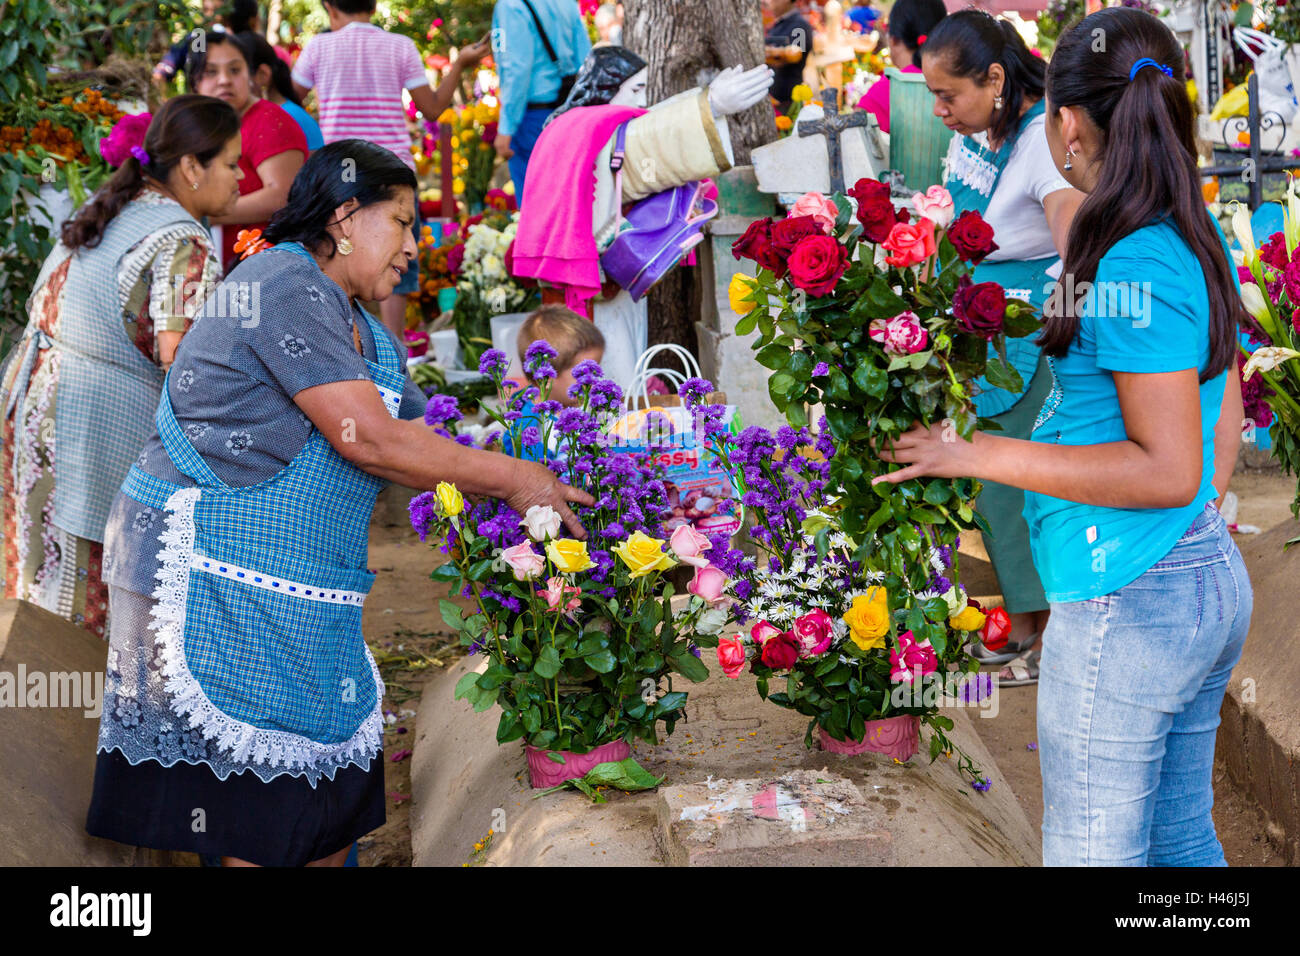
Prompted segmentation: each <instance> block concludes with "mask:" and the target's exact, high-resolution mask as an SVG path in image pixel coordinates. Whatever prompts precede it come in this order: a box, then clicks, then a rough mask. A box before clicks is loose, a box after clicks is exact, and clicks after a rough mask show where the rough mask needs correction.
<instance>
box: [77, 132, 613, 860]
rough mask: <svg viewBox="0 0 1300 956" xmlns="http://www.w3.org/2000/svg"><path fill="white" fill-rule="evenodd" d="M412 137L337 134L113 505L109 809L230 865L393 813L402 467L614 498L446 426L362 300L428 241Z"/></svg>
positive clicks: (110, 825)
mask: <svg viewBox="0 0 1300 956" xmlns="http://www.w3.org/2000/svg"><path fill="white" fill-rule="evenodd" d="M415 185H416V182H415V176H414V174H413V173H412V172H411V171H410V169H409V168H408V167H407V166H406V165H405V163H403V162H402V161H401V160H400V159H398V158H397V157H396V156H395V155H394V154H393V153H392V152H391V151H389V150H386V149H384V148H382V147H379V146H375V145H373V144H370V143H366V142H363V141H361V140H342V141H340V142H336V143H332V144H330V145H328V146H326V147H324V148H322V149H321V150H318V151H317V152H316V153H314V154H313V155H312V157H311V159H310V160H309V161H308V163H307V164H306V165H305V166H304V167H303V169H302V171H301V172H300V173H299V174H298V176H297V178H296V179H295V180H294V184H293V187H292V188H291V190H290V193H289V202H288V205H287V206H286V207H285V208H284V209H283V210H282V211H281V212H280V213H279V214H277V216H276V219H275V220H274V222H272V224H271V226H270V228H269V229H268V231H267V238H268V239H269V240H271V241H272V242H274V243H275V245H274V246H273V247H272V248H270V249H267V250H265V251H262V252H260V253H257V254H256V255H253V256H252V257H251V258H248V259H246V260H245V261H243V262H241V263H240V265H239V266H237V267H236V268H235V269H234V270H232V272H231V273H230V275H229V276H227V278H226V280H225V281H224V282H223V283H222V284H221V285H220V286H219V287H218V288H217V290H216V292H214V294H213V296H212V297H211V298H210V299H209V301H208V303H207V304H205V307H204V312H203V316H202V320H201V321H199V322H198V323H197V324H196V325H195V327H194V329H193V331H192V332H191V333H190V335H189V336H188V337H187V339H186V340H185V342H184V343H182V346H181V348H180V350H179V351H178V353H177V358H176V362H175V364H174V365H173V367H172V370H171V372H170V373H169V374H168V379H167V382H166V384H165V386H164V388H163V395H162V399H161V401H160V403H159V405H158V410H157V415H156V418H155V422H156V426H157V432H156V434H155V435H154V436H152V437H151V438H150V440H149V441H148V442H147V443H146V445H145V447H144V451H143V452H142V453H141V455H140V457H139V460H138V461H137V462H136V464H135V465H134V466H133V467H132V468H131V471H130V473H129V474H128V475H127V478H126V481H125V482H124V484H123V486H122V490H121V492H120V493H119V495H118V496H117V499H116V500H115V502H114V504H113V507H112V510H111V512H110V515H109V520H108V528H107V531H106V536H105V558H104V566H105V572H104V573H105V579H106V581H107V583H108V584H109V587H110V602H111V607H112V628H111V629H112V633H111V636H110V650H109V659H108V666H107V674H106V676H107V680H106V684H105V694H104V709H103V715H102V718H101V722H100V736H99V756H98V760H97V764H96V773H95V789H94V796H93V799H92V803H91V807H90V813H89V817H88V821H87V829H88V830H89V832H91V833H92V834H94V835H96V836H102V837H107V838H110V839H114V840H118V841H119V842H123V843H128V844H133V845H137V846H147V847H153V848H158V849H169V850H182V851H190V852H197V853H200V854H204V855H219V856H221V857H222V858H223V861H224V862H225V863H226V864H227V865H290V866H295V865H325V866H328V865H341V864H342V862H343V858H344V856H345V855H346V853H347V850H348V848H349V847H350V846H351V844H352V843H353V841H354V840H356V839H357V838H358V837H360V836H361V835H363V834H365V833H367V832H369V831H370V830H372V829H374V828H375V827H377V826H379V825H381V824H382V823H383V821H384V786H383V752H382V745H383V738H382V734H383V715H382V712H381V702H382V699H383V693H384V689H383V683H382V681H381V680H380V677H379V671H378V669H377V668H376V666H375V662H374V660H373V658H372V657H371V654H370V652H369V650H368V649H367V647H366V644H365V641H364V640H363V638H362V634H361V610H362V605H363V603H364V601H365V597H366V594H367V592H368V591H369V590H370V586H371V583H372V582H373V580H374V574H373V573H372V572H371V571H369V570H367V568H366V555H367V536H368V528H369V524H370V516H371V511H372V509H373V507H374V503H375V497H376V495H377V494H378V492H379V490H380V489H381V488H382V487H383V485H384V482H385V480H395V481H399V482H402V483H404V484H406V485H410V486H413V487H419V488H432V487H433V486H434V485H435V484H436V483H438V482H439V481H450V482H454V483H455V484H456V485H457V486H458V487H459V488H460V489H461V490H462V491H464V492H465V493H470V494H473V493H477V494H488V495H493V496H496V497H500V498H504V499H505V500H507V501H509V502H510V503H511V504H512V505H513V506H514V507H516V508H518V509H519V510H521V511H523V510H525V509H526V508H527V507H528V506H530V505H533V504H549V505H551V506H553V507H555V508H556V509H557V510H558V511H559V512H560V513H561V514H562V515H563V516H564V517H565V520H566V521H567V522H568V523H569V525H570V529H571V530H573V531H574V532H575V533H577V534H581V530H582V529H581V528H580V527H579V526H578V524H577V520H576V518H575V517H574V516H573V514H572V512H571V511H570V510H569V508H568V505H567V504H566V501H579V502H582V503H588V502H590V500H591V499H590V497H589V496H588V495H586V494H584V493H583V492H581V491H578V490H575V489H570V488H567V487H566V486H563V485H560V484H559V483H558V482H557V481H556V480H555V478H554V477H553V476H552V475H551V473H550V472H549V471H548V470H547V469H546V468H545V467H544V466H542V465H539V464H536V463H531V462H523V461H518V460H515V459H510V458H507V457H505V456H503V455H496V454H492V453H488V452H483V451H478V450H476V449H470V448H464V447H462V446H460V445H457V444H455V443H453V442H450V441H448V440H447V439H445V438H440V437H439V436H437V435H436V434H434V432H433V431H432V430H431V429H429V428H427V427H426V426H425V425H424V424H423V422H419V421H413V420H412V419H418V418H419V417H420V416H421V414H422V411H423V406H424V399H423V395H422V394H421V393H420V391H419V390H418V389H417V388H414V386H412V385H411V383H410V381H409V379H407V378H406V376H405V360H404V359H405V355H404V350H402V349H401V348H400V347H399V346H398V344H397V343H396V342H395V341H394V340H393V338H392V337H391V336H390V335H389V333H388V332H386V331H385V329H384V327H383V326H382V325H381V324H380V323H379V322H378V321H377V320H376V319H374V318H373V317H371V316H370V315H369V314H367V313H366V312H365V311H364V310H362V309H360V308H359V306H357V304H356V303H357V301H358V300H372V299H379V300H382V299H384V298H386V297H387V296H388V295H390V294H391V292H392V289H393V287H394V286H395V285H397V283H398V282H399V281H400V279H401V275H402V271H403V270H404V269H405V268H406V265H407V259H408V258H409V257H411V256H413V255H414V254H415V244H414V241H413V239H412V236H411V224H412V222H413V221H414V219H415Z"/></svg>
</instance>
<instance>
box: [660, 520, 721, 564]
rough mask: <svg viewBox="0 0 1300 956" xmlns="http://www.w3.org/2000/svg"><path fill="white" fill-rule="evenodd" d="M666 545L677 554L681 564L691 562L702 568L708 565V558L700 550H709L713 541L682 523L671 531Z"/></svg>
mask: <svg viewBox="0 0 1300 956" xmlns="http://www.w3.org/2000/svg"><path fill="white" fill-rule="evenodd" d="M668 547H670V548H672V549H673V554H675V555H677V558H678V560H680V561H681V562H682V563H683V564H693V565H695V567H697V568H703V567H706V566H707V565H708V563H709V559H708V558H706V557H703V556H702V555H701V554H700V552H701V551H708V550H710V549H711V548H712V547H713V543H712V542H711V541H709V539H708V538H706V537H705V536H704V535H702V534H700V533H699V532H698V531H696V530H695V529H694V528H693V527H691V526H690V525H689V524H684V525H682V526H681V527H679V528H677V529H676V530H675V531H673V533H672V537H670V538H669V539H668Z"/></svg>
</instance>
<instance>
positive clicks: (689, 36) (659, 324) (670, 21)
mask: <svg viewBox="0 0 1300 956" xmlns="http://www.w3.org/2000/svg"><path fill="white" fill-rule="evenodd" d="M624 11H625V21H624V24H623V45H624V46H626V47H627V48H628V49H629V50H632V51H633V52H634V53H636V54H637V55H639V56H640V57H641V58H642V59H644V60H645V61H646V63H647V64H648V65H649V84H648V86H647V90H646V93H647V98H648V100H649V102H651V103H657V102H659V101H660V100H664V99H667V98H668V97H670V96H673V95H674V94H676V93H680V92H682V90H689V89H691V88H692V87H696V86H704V85H707V84H708V82H709V81H710V80H712V79H713V77H714V75H715V74H717V72H718V71H719V70H721V69H723V68H724V67H728V66H736V65H739V66H742V67H744V68H746V69H748V68H750V67H754V66H758V65H759V64H760V63H762V62H763V23H762V19H761V16H760V14H759V4H757V3H755V2H754V0H626V2H625V3H624ZM727 124H728V126H729V127H730V129H731V144H732V148H733V151H734V154H735V157H736V164H737V165H744V164H746V163H748V162H749V151H750V150H751V149H752V148H753V147H755V146H761V145H762V144H764V143H769V142H771V141H772V140H774V139H776V123H775V114H774V113H773V112H772V107H771V104H770V103H769V102H768V101H767V100H764V101H762V102H760V103H758V104H757V105H755V106H753V107H752V108H750V109H749V110H746V111H745V112H744V113H741V114H739V115H737V116H731V117H728V118H727ZM702 295H703V293H702V290H701V289H700V280H699V270H698V269H695V268H690V267H687V266H679V267H678V268H677V269H675V270H673V271H672V272H671V273H669V274H668V275H667V276H665V277H664V279H663V280H662V281H661V282H660V283H659V284H658V285H656V286H655V287H654V288H653V289H651V290H650V302H649V311H650V336H649V338H650V344H651V345H656V344H659V343H674V344H677V345H681V346H684V347H685V348H686V349H687V350H689V351H690V352H692V353H696V354H698V345H697V343H696V339H695V322H696V320H697V319H698V318H699V315H700V307H701V302H702ZM675 363H676V360H675V359H674V360H672V361H671V362H670V363H668V364H675Z"/></svg>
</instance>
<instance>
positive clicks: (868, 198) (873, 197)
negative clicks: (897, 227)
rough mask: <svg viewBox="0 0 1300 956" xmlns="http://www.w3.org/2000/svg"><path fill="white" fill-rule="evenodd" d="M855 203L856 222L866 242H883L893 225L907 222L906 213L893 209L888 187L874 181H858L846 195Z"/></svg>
mask: <svg viewBox="0 0 1300 956" xmlns="http://www.w3.org/2000/svg"><path fill="white" fill-rule="evenodd" d="M848 194H849V195H850V196H852V197H853V199H855V200H856V201H857V204H858V212H857V216H858V222H860V223H862V234H863V235H864V236H865V237H866V239H867V241H868V242H884V241H885V240H886V239H888V238H889V232H890V230H891V229H893V228H894V223H897V222H907V220H908V216H907V213H906V212H904V211H903V210H901V209H895V208H894V203H893V201H892V200H891V199H890V198H889V187H888V186H886V185H885V184H884V183H881V182H877V181H876V180H874V179H859V180H858V181H857V183H855V184H854V186H853V188H852V189H850V190H849V193H848Z"/></svg>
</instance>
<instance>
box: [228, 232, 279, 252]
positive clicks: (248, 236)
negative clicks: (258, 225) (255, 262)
mask: <svg viewBox="0 0 1300 956" xmlns="http://www.w3.org/2000/svg"><path fill="white" fill-rule="evenodd" d="M269 248H271V243H269V242H267V241H266V240H265V239H263V238H262V230H261V229H241V230H239V234H238V235H236V236H235V251H236V252H238V253H239V254H240V256H239V258H240V259H247V258H248V257H249V256H255V255H257V254H258V253H259V252H261V251H262V250H263V249H269Z"/></svg>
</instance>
